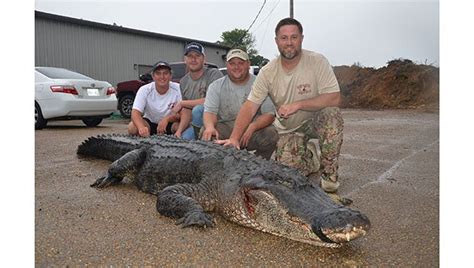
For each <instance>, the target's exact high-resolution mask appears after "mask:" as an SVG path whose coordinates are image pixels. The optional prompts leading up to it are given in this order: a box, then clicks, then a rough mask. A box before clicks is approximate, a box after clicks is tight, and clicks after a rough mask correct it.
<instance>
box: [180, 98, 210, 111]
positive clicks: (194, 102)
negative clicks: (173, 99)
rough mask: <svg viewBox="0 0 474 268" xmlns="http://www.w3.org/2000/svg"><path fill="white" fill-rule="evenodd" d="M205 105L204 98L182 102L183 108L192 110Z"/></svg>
mask: <svg viewBox="0 0 474 268" xmlns="http://www.w3.org/2000/svg"><path fill="white" fill-rule="evenodd" d="M201 104H204V98H200V99H195V100H182V101H181V106H183V107H184V108H188V109H192V108H194V106H196V105H201Z"/></svg>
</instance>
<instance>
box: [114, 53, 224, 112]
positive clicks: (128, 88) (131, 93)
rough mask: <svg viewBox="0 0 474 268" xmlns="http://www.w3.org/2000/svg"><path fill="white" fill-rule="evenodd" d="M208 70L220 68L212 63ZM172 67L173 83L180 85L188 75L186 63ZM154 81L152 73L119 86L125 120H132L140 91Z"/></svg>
mask: <svg viewBox="0 0 474 268" xmlns="http://www.w3.org/2000/svg"><path fill="white" fill-rule="evenodd" d="M204 65H205V66H207V67H208V68H218V67H217V65H215V64H212V63H205V64H204ZM170 67H171V69H172V70H173V77H172V78H171V80H172V81H173V82H176V83H179V80H181V78H182V77H183V76H184V75H185V74H186V73H187V70H186V64H185V63H184V62H172V63H170ZM152 81H153V78H152V77H151V74H150V73H146V74H142V75H140V77H139V79H138V80H130V81H124V82H120V83H118V84H117V88H116V91H117V99H118V107H117V109H118V110H119V111H120V114H121V115H122V116H123V117H125V118H130V116H131V115H132V107H133V101H134V100H135V95H136V94H137V91H138V89H139V88H140V87H141V86H143V85H146V84H148V83H150V82H152Z"/></svg>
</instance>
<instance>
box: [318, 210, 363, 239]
mask: <svg viewBox="0 0 474 268" xmlns="http://www.w3.org/2000/svg"><path fill="white" fill-rule="evenodd" d="M312 228H313V231H314V233H315V234H316V235H317V236H318V237H319V238H320V239H321V241H323V242H327V243H347V242H349V241H352V240H354V239H356V238H359V237H362V236H364V235H365V234H367V231H368V230H369V229H370V221H369V219H368V218H367V217H366V216H364V215H362V214H361V213H359V212H358V211H354V210H350V209H347V208H339V209H335V210H332V211H326V212H324V213H322V214H320V215H318V217H317V218H315V220H314V222H313V224H312Z"/></svg>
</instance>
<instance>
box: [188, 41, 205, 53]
mask: <svg viewBox="0 0 474 268" xmlns="http://www.w3.org/2000/svg"><path fill="white" fill-rule="evenodd" d="M191 51H196V52H197V53H199V54H202V55H205V54H204V47H203V46H202V45H201V44H199V43H197V42H191V43H189V44H187V45H186V47H185V48H184V55H188V53H189V52H191Z"/></svg>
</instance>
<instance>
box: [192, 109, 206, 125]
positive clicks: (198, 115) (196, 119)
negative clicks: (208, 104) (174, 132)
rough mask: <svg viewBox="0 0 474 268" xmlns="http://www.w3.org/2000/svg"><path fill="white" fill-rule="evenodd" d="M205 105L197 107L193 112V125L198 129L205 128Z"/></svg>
mask: <svg viewBox="0 0 474 268" xmlns="http://www.w3.org/2000/svg"><path fill="white" fill-rule="evenodd" d="M203 114H204V105H196V106H194V108H193V110H192V125H193V126H196V127H202V126H203V119H202V117H203Z"/></svg>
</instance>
